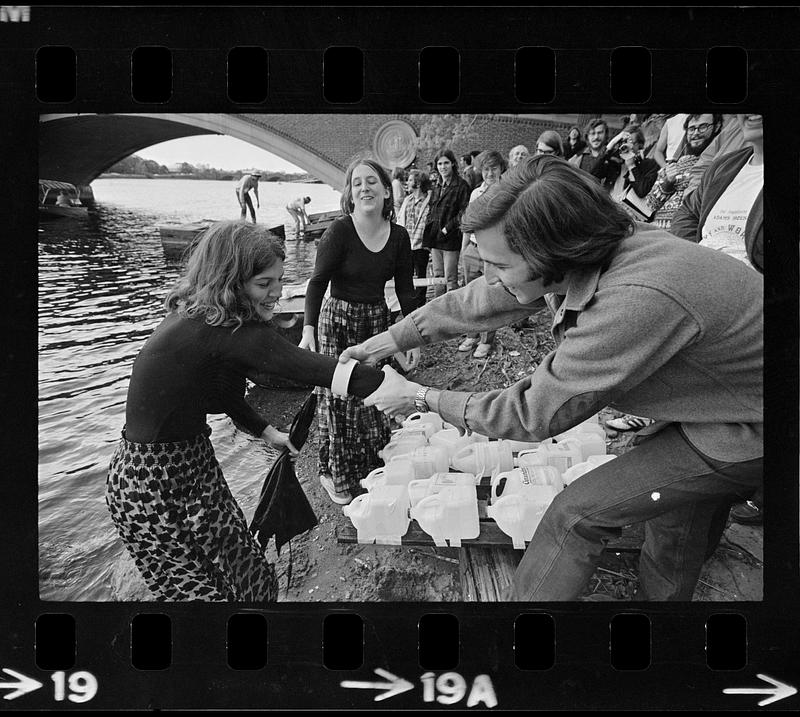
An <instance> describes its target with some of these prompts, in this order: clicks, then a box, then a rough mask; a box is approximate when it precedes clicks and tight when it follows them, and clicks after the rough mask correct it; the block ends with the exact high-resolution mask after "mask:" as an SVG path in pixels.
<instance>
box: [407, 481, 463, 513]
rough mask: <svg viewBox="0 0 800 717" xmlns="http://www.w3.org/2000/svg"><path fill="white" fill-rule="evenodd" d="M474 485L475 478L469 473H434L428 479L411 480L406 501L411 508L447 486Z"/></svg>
mask: <svg viewBox="0 0 800 717" xmlns="http://www.w3.org/2000/svg"><path fill="white" fill-rule="evenodd" d="M475 483H476V479H475V476H474V475H472V474H471V473H434V474H433V475H432V476H431V477H430V478H425V479H423V480H412V481H411V482H410V483H409V484H408V499H409V501H410V502H411V507H412V508H413V507H414V506H416V505H417V503H419V502H420V501H421V500H422V499H423V498H427V497H428V496H429V495H434V494H435V493H440V492H441V491H442V490H443V489H444V488H446V487H448V486H451V485H475Z"/></svg>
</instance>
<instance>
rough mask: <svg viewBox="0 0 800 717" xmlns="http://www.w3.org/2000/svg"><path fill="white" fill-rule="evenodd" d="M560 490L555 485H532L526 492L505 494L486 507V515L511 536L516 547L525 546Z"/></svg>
mask: <svg viewBox="0 0 800 717" xmlns="http://www.w3.org/2000/svg"><path fill="white" fill-rule="evenodd" d="M557 494H558V491H557V490H556V488H555V486H550V485H541V486H540V485H537V486H530V488H529V489H528V490H526V491H525V492H524V493H515V494H513V495H503V496H502V497H500V498H498V499H497V502H496V503H492V505H489V506H487V507H486V515H487V516H489V517H490V518H492V519H493V520H494V521H495V523H497V527H498V528H500V530H502V531H503V532H504V533H505V534H506V535H508V536H509V537H510V538H511V541H512V543H513V544H514V547H515V548H520V549H521V548H524V547H525V542H526V541H529V540H530V539H531V538H532V537H533V534H534V533H535V532H536V528H537V527H538V526H539V523H540V522H541V520H542V516H543V515H544V514H545V511H546V510H547V508H548V506H549V505H550V503H552V502H553V498H555V497H556V495H557Z"/></svg>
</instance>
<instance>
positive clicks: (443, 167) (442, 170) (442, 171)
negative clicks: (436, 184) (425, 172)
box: [436, 157, 453, 182]
mask: <svg viewBox="0 0 800 717" xmlns="http://www.w3.org/2000/svg"><path fill="white" fill-rule="evenodd" d="M436 170H437V171H438V172H439V176H440V177H441V178H442V181H443V182H447V181H449V179H450V177H451V176H452V175H453V163H452V162H451V161H450V160H449V159H448V158H447V157H439V161H438V162H436Z"/></svg>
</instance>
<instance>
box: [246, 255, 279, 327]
mask: <svg viewBox="0 0 800 717" xmlns="http://www.w3.org/2000/svg"><path fill="white" fill-rule="evenodd" d="M282 291H283V261H282V260H281V259H278V260H277V261H276V262H275V263H274V264H273V265H272V266H271V267H269V269H264V271H261V272H259V273H258V274H256V275H255V276H253V277H251V278H250V279H249V280H248V281H247V282H246V283H245V285H244V295H245V296H246V297H247V298H248V299H250V301H251V302H252V303H253V307H254V308H255V310H256V313H257V314H258V316H259V318H260V319H261V320H262V321H269V320H270V319H271V318H272V316H273V314H274V313H275V304H276V303H277V302H278V299H280V298H281V293H282Z"/></svg>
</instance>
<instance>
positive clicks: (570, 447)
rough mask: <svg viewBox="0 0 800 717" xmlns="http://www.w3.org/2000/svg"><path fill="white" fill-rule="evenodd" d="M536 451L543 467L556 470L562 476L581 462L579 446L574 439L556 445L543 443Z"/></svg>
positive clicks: (581, 451)
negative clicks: (542, 462)
mask: <svg viewBox="0 0 800 717" xmlns="http://www.w3.org/2000/svg"><path fill="white" fill-rule="evenodd" d="M536 451H537V452H538V453H539V455H540V456H541V457H542V459H543V461H544V464H545V465H548V466H553V468H557V469H558V470H559V472H561V473H562V474H563V473H564V471H566V470H567V469H568V468H572V466H574V465H577V464H578V463H580V462H581V461H582V460H583V449H582V447H581V444H580V442H579V441H577V440H575V439H574V438H566V439H564V440H563V441H560V442H558V443H543V444H542V445H540V446H539V447H538V448H537V449H536Z"/></svg>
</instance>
